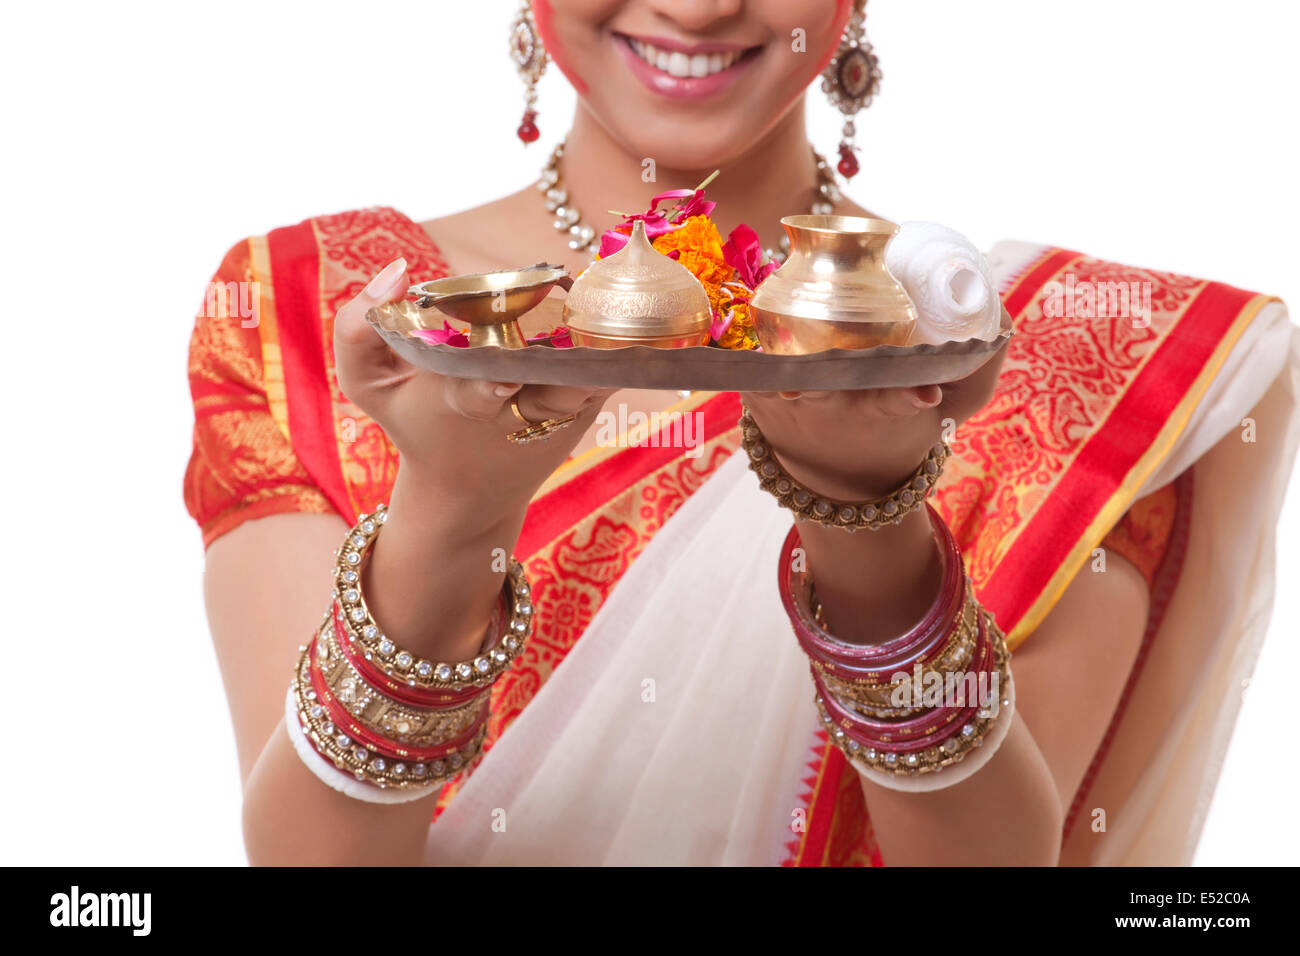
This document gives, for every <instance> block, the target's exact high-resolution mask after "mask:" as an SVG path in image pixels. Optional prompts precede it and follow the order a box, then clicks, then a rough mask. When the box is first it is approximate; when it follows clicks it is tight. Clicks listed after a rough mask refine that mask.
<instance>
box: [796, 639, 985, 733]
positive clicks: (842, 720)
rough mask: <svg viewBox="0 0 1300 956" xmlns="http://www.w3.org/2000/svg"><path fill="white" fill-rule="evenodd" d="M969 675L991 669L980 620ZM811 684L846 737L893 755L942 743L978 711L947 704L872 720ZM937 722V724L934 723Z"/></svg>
mask: <svg viewBox="0 0 1300 956" xmlns="http://www.w3.org/2000/svg"><path fill="white" fill-rule="evenodd" d="M972 663H973V664H974V666H972V668H971V669H970V671H968V673H974V674H976V675H977V681H978V675H985V676H986V678H987V675H991V673H992V669H993V663H994V658H993V645H992V642H991V641H990V640H989V639H988V633H987V631H986V630H985V628H984V623H983V618H982V617H981V620H980V636H979V653H978V662H972ZM813 682H814V684H815V685H816V687H817V693H818V696H819V698H820V701H819V702H820V703H821V704H822V706H823V707H824V708H825V709H826V712H827V714H828V715H829V716H830V717H831V722H832V723H834V724H837V725H838V726H839V727H840V728H842V729H843V731H844V733H845V735H846V736H848V737H850V738H851V739H854V740H856V741H858V743H860V744H862V745H864V746H867V747H875V748H876V749H878V750H885V751H893V752H895V753H915V752H918V751H921V750H925V749H926V748H927V747H930V746H933V745H934V744H937V743H941V742H943V741H944V740H946V739H948V738H949V737H951V736H953V734H954V733H955V732H956V731H957V730H958V729H959V728H960V727H961V725H962V724H965V723H966V722H968V721H969V720H971V718H973V717H974V716H975V715H976V714H977V713H978V711H979V710H980V704H979V703H978V702H976V703H973V704H963V705H950V706H943V707H938V708H932V709H929V710H926V711H925V712H924V713H922V714H921V715H919V716H916V717H909V718H907V719H905V720H898V721H884V720H874V719H871V718H868V717H863V716H862V715H860V714H855V713H853V712H852V711H850V710H849V709H848V708H846V707H844V705H842V704H841V703H840V702H839V699H838V698H836V697H835V695H834V694H832V693H831V692H830V691H829V690H828V689H827V688H826V686H825V685H824V684H823V683H822V682H821V680H820V679H819V678H818V676H817V674H816V671H814V673H813ZM936 722H937V723H936Z"/></svg>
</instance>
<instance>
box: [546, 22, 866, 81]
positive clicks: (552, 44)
mask: <svg viewBox="0 0 1300 956" xmlns="http://www.w3.org/2000/svg"><path fill="white" fill-rule="evenodd" d="M841 2H847V0H841ZM553 16H554V12H553V11H552V10H551V5H550V3H549V2H548V0H533V22H535V23H536V24H537V32H538V33H539V34H540V35H541V37H542V43H543V45H545V47H546V52H547V54H549V55H550V57H551V59H552V60H554V61H555V65H556V66H558V67H559V68H560V72H561V73H563V74H564V76H565V78H566V79H568V81H569V83H570V84H571V85H572V86H573V88H574V89H575V90H577V92H578V95H579V96H582V95H584V94H585V93H586V92H587V84H586V82H584V81H583V79H582V77H580V76H579V75H578V74H577V73H576V72H574V70H573V68H572V67H571V66H569V65H568V63H566V62H565V56H564V50H563V49H562V48H561V46H560V40H559V37H557V36H556V35H555V30H554V29H553V26H552V23H551V20H552V17H553ZM827 59H828V60H829V59H830V58H829V57H827Z"/></svg>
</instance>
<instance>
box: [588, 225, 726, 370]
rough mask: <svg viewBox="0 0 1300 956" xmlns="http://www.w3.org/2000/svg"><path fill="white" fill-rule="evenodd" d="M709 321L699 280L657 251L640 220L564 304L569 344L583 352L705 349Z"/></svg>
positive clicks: (710, 317) (593, 268)
mask: <svg viewBox="0 0 1300 956" xmlns="http://www.w3.org/2000/svg"><path fill="white" fill-rule="evenodd" d="M712 321H713V315H712V312H711V311H710V309H709V296H708V293H707V292H705V291H704V286H703V285H701V284H700V280H699V279H697V278H695V276H694V275H693V274H692V273H691V270H690V269H687V268H686V267H685V266H684V265H681V264H680V263H678V262H675V261H673V260H672V259H670V258H668V257H667V256H665V255H663V254H662V253H661V252H659V251H657V250H656V249H655V247H654V246H652V245H651V244H650V240H649V239H648V238H647V237H646V234H645V224H644V223H643V222H642V221H641V220H639V219H638V220H637V221H636V222H635V223H634V224H633V226H632V235H631V237H630V238H629V239H628V241H627V244H626V245H625V246H623V248H622V249H620V250H619V251H618V252H616V253H614V254H613V255H610V256H607V257H606V258H604V259H598V260H596V261H595V262H593V263H592V264H591V265H590V266H588V267H587V268H586V270H585V271H584V272H583V273H582V275H580V276H578V278H576V279H574V280H573V286H572V288H570V289H569V291H568V294H567V295H566V296H565V299H564V324H565V325H566V326H567V327H568V329H569V335H570V336H571V337H572V339H573V344H574V345H578V346H586V347H588V348H597V349H614V348H621V347H623V346H628V345H650V346H654V347H656V348H685V347H689V346H693V345H708V344H709V326H710V324H711V323H712Z"/></svg>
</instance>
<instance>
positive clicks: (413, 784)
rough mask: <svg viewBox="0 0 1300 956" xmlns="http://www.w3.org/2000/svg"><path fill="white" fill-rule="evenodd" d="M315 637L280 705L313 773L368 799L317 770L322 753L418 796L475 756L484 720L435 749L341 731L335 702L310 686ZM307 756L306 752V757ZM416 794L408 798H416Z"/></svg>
mask: <svg viewBox="0 0 1300 956" xmlns="http://www.w3.org/2000/svg"><path fill="white" fill-rule="evenodd" d="M322 630H323V627H322ZM318 635H319V632H318ZM315 642H316V638H313V640H312V643H311V644H309V645H307V646H306V647H304V648H303V649H302V651H301V653H300V655H299V658H298V664H297V666H296V667H295V669H294V679H293V681H292V683H291V684H290V687H289V697H290V700H289V702H287V703H286V706H288V704H289V703H291V704H292V707H293V717H294V719H293V720H292V721H290V720H288V719H286V727H287V729H288V731H289V733H290V735H291V736H293V735H294V728H295V727H296V728H297V730H298V734H299V735H300V736H301V737H303V738H305V739H306V740H307V741H309V742H310V745H311V748H314V751H315V756H312V754H311V753H309V749H310V748H302V747H300V746H299V743H300V741H299V740H297V739H295V741H294V749H295V750H296V751H297V752H298V754H299V756H300V757H302V759H303V760H304V762H307V764H308V766H309V767H310V768H311V770H312V771H313V773H315V774H316V776H317V777H320V778H321V779H322V780H324V781H325V782H326V783H328V784H330V786H332V787H334V788H335V789H336V790H340V791H341V792H344V793H347V794H348V795H349V796H353V797H357V798H358V799H363V800H366V799H370V797H369V796H368V795H367V791H366V790H357V789H356V788H355V787H346V788H345V787H343V786H341V785H336V781H335V780H334V778H332V777H329V776H327V775H323V774H322V773H321V772H320V770H321V767H320V761H321V758H324V760H325V761H328V762H329V763H332V764H333V765H334V767H335V768H336V770H341V771H344V772H345V773H348V774H350V775H351V776H352V777H353V778H355V779H356V780H357V781H359V782H361V783H364V784H368V785H371V786H372V787H374V788H377V789H379V790H398V791H404V790H412V791H415V792H416V793H417V794H418V796H424V795H427V794H429V793H432V792H433V791H434V790H436V789H437V788H438V787H440V786H441V785H442V784H444V783H446V782H447V781H448V780H450V779H452V778H453V777H455V776H456V775H457V774H459V773H460V772H461V771H462V770H463V769H465V768H466V767H468V766H470V765H472V764H473V762H474V761H475V760H476V759H477V758H478V756H479V755H480V753H481V752H482V746H483V740H484V739H485V738H486V736H487V724H486V722H485V721H483V722H481V723H480V724H479V726H478V727H477V729H475V730H474V731H473V733H472V735H470V736H468V737H467V738H464V739H458V740H456V741H453V742H452V743H450V744H449V745H448V746H446V747H444V748H440V749H439V750H438V751H437V752H436V753H426V752H423V751H414V752H413V751H410V750H408V749H407V748H404V747H393V746H389V745H385V744H384V743H379V742H376V741H375V740H374V739H371V740H367V741H364V742H363V741H359V740H356V739H354V738H353V736H352V735H351V734H349V733H347V728H341V727H340V726H339V725H338V724H337V723H336V722H335V720H334V718H335V717H338V716H340V713H339V711H337V710H336V711H331V709H330V708H331V706H333V705H335V704H336V702H334V701H331V700H329V699H328V698H326V697H323V696H322V695H321V694H320V693H319V691H318V689H317V687H316V686H313V683H312V668H313V663H314V659H315V655H314V654H313V653H312V651H313V648H314V646H315ZM317 686H318V685H317ZM309 756H312V759H311V760H310V761H308V757H309ZM418 796H416V797H412V799H418ZM372 802H393V801H388V800H372Z"/></svg>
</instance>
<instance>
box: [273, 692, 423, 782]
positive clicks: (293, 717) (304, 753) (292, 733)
mask: <svg viewBox="0 0 1300 956" xmlns="http://www.w3.org/2000/svg"><path fill="white" fill-rule="evenodd" d="M284 729H285V730H286V731H287V732H288V734H289V740H290V741H291V742H292V743H293V749H294V752H295V753H296V754H297V755H298V758H299V759H300V760H302V762H303V763H304V764H306V766H307V769H308V770H310V771H311V772H312V773H314V774H315V775H316V779H318V780H320V781H321V782H322V783H324V784H325V785H326V786H328V787H330V788H332V789H334V790H337V791H338V792H339V793H342V794H344V795H345V796H349V797H352V798H353V799H354V800H364V801H365V802H366V803H410V802H411V801H412V800H420V799H423V798H424V797H427V796H430V795H431V794H434V793H437V792H438V791H439V790H440V789H441V788H442V784H441V783H432V784H430V785H429V786H427V787H408V788H406V789H404V790H398V789H396V788H393V787H386V788H384V789H380V788H379V787H376V786H375V785H374V784H372V783H366V782H364V781H361V780H358V779H356V777H354V776H353V775H352V774H350V773H347V772H346V771H343V770H339V769H338V768H337V767H332V766H330V765H329V764H328V763H326V762H325V760H324V758H322V757H321V755H320V754H319V753H317V752H316V750H315V748H313V747H312V745H311V741H309V740H308V739H307V732H306V731H305V730H304V729H303V726H302V724H301V723H300V722H299V720H298V707H297V705H296V703H295V701H294V693H293V684H292V683H290V685H289V689H288V690H287V691H286V692H285V695H284Z"/></svg>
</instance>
